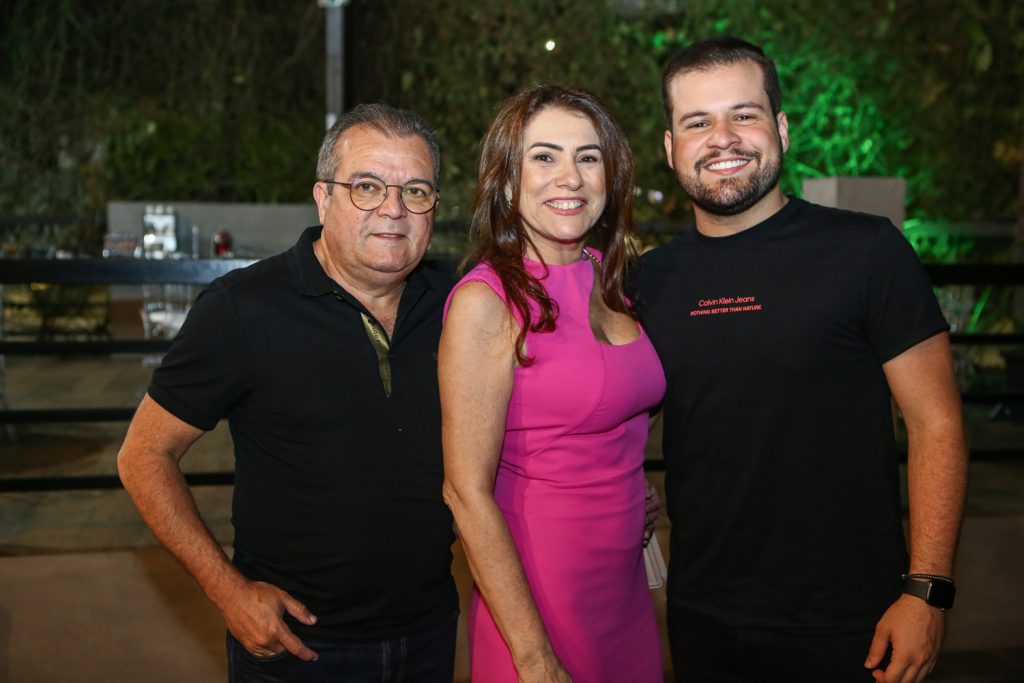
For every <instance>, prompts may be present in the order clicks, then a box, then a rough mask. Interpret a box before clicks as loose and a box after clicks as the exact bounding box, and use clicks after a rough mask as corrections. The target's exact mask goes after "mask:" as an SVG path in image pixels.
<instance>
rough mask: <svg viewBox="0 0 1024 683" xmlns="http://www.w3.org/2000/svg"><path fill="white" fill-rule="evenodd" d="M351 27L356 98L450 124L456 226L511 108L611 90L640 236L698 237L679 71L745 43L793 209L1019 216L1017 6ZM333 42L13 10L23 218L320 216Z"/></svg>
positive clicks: (410, 1) (220, 25) (228, 6)
mask: <svg viewBox="0 0 1024 683" xmlns="http://www.w3.org/2000/svg"><path fill="white" fill-rule="evenodd" d="M346 18H347V24H348V32H347V33H348V58H349V64H348V70H347V83H346V85H347V89H348V90H347V99H348V103H349V104H354V103H356V102H360V101H371V100H384V101H388V102H391V103H393V104H396V105H399V106H405V107H409V108H412V109H415V110H416V111H418V112H419V113H421V114H422V115H424V116H425V117H426V118H428V119H429V120H431V121H432V122H433V123H434V124H435V125H436V127H437V129H438V132H439V135H440V138H441V144H442V150H443V153H444V171H443V175H442V187H443V203H442V208H441V217H442V218H461V217H464V216H465V215H466V213H467V204H468V201H469V197H470V196H471V192H472V188H473V185H474V182H475V166H476V157H477V153H478V144H479V140H480V137H481V136H482V134H483V132H484V130H485V128H486V126H487V124H488V122H489V120H490V117H491V115H492V113H493V111H494V109H495V107H496V106H497V105H498V104H499V103H500V102H501V101H502V100H503V99H504V98H505V97H507V96H508V95H510V94H512V93H513V92H515V91H516V90H518V89H519V88H521V87H523V86H525V85H529V84H532V83H537V82H543V81H558V82H563V83H569V84H573V85H577V86H581V87H585V88H588V89H590V90H592V91H593V92H595V93H596V94H598V95H599V96H601V97H602V98H603V99H604V100H605V101H606V102H607V104H608V105H609V107H610V108H611V109H612V110H613V112H614V113H615V114H616V116H617V117H618V119H619V121H620V122H621V123H622V125H623V128H624V129H625V130H626V133H627V134H628V136H629V138H630V140H631V142H632V145H633V149H634V152H635V154H636V157H637V166H638V171H639V173H638V184H639V186H640V187H641V188H642V190H643V192H642V197H641V200H640V201H639V202H638V218H640V219H641V220H660V219H667V218H675V219H682V218H685V215H686V214H685V213H684V209H685V204H686V201H685V199H684V198H683V197H682V196H681V193H680V192H679V190H678V188H677V186H676V183H675V182H674V180H673V178H672V177H671V175H670V174H669V173H668V172H667V170H666V169H665V167H664V161H663V152H662V131H663V129H664V122H663V114H662V110H661V104H660V96H659V75H660V68H661V64H662V63H663V62H664V60H665V59H666V58H667V57H668V55H669V54H670V53H671V52H672V51H674V50H675V49H677V48H678V47H680V46H682V45H685V44H687V43H689V42H690V41H692V40H695V39H698V38H702V37H706V36H710V35H717V34H726V33H727V34H733V35H738V36H741V37H744V38H746V39H748V40H750V41H752V42H755V43H758V44H761V45H763V46H764V47H765V49H766V50H767V51H768V53H769V54H771V55H772V56H773V57H774V58H775V59H776V62H777V64H778V67H779V72H780V77H781V79H782V81H783V105H784V109H785V110H786V112H787V114H788V116H789V118H790V128H791V133H790V135H791V140H792V148H791V150H790V153H789V154H788V155H787V167H786V175H785V180H784V182H785V186H786V189H787V190H788V191H790V192H798V191H799V187H800V183H801V181H802V180H803V179H804V178H807V177H822V176H830V175H851V176H857V175H895V176H900V177H903V178H905V179H906V180H907V182H908V187H909V197H908V200H909V206H908V216H910V217H912V218H917V219H947V220H961V221H962V220H979V219H980V220H1012V219H1013V218H1014V217H1015V216H1016V215H1017V211H1018V210H1019V209H1018V202H1019V201H1020V196H1019V195H1020V193H1021V180H1020V178H1021V175H1022V174H1021V164H1022V161H1021V148H1022V146H1024V58H1022V55H1024V6H1022V5H1021V4H1020V3H1019V2H1016V1H1015V0H990V1H987V2H985V1H982V0H931V1H930V2H923V1H922V0H912V1H908V2H897V1H896V0H873V1H871V2H865V3H847V2H838V1H824V2H823V1H820V0H819V1H817V2H812V1H811V0H758V1H757V2H755V1H754V0H731V1H729V2H725V1H722V0H717V1H709V0H675V1H673V0H660V1H659V0H649V1H647V2H645V1H644V0H618V1H615V2H613V1H610V0H609V1H603V2H602V1H598V0H595V1H590V2H586V1H569V0H520V1H518V2H514V3H510V2H507V1H504V0H447V1H446V2H443V3H439V2H427V1H425V0H389V1H388V2H375V1H373V0H354V1H353V2H351V3H350V4H349V6H348V8H347V9H346ZM323 31H324V28H323V11H322V10H321V9H319V8H318V7H317V6H316V3H315V2H314V0H273V1H271V0H262V1H247V2H243V1H241V0H179V1H177V2H173V3H168V2H159V1H158V0H132V1H131V2H124V1H123V0H92V1H91V2H89V3H84V2H75V1H72V0H35V1H31V0H8V2H5V3H3V5H2V6H0V214H3V213H7V214H53V213H71V214H74V215H76V216H80V219H79V222H78V223H77V224H76V226H75V230H74V231H73V233H72V236H71V238H70V239H71V241H72V242H74V243H75V244H76V245H77V246H78V247H80V248H86V247H87V246H89V245H95V244H97V243H98V240H99V233H100V231H101V230H102V216H103V215H104V212H105V206H106V203H107V202H108V201H110V200H112V199H136V200H146V199H173V200H209V201H260V202H282V201H291V202H301V201H307V200H308V199H309V188H310V185H311V183H312V181H313V171H314V165H315V155H316V150H317V147H318V145H319V140H320V138H321V136H322V133H323V112H324V86H323V79H324V75H323V74H324V37H323ZM549 39H551V40H554V41H555V42H556V48H555V49H554V50H553V51H548V50H546V49H545V48H544V43H545V42H546V41H547V40H549ZM651 190H653V191H657V192H660V193H661V196H662V197H663V200H662V201H659V202H654V201H650V200H649V199H648V191H651ZM66 239H67V238H66Z"/></svg>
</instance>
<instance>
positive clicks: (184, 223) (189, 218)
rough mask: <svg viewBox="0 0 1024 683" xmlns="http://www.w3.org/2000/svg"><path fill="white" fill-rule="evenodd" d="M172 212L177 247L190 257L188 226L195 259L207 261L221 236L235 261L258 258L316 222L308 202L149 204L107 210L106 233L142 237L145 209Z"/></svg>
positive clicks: (279, 248)
mask: <svg viewBox="0 0 1024 683" xmlns="http://www.w3.org/2000/svg"><path fill="white" fill-rule="evenodd" d="M154 204H162V205H164V206H173V207H174V210H175V213H176V214H177V217H178V244H179V248H181V249H182V250H183V251H186V252H188V251H190V247H189V245H190V244H191V241H192V236H191V235H192V226H193V225H195V226H197V227H198V228H199V258H210V243H211V240H212V238H213V235H214V233H216V232H218V231H221V230H227V231H228V232H229V233H231V236H232V238H233V239H234V252H235V255H236V256H238V257H240V258H262V257H265V256H272V255H273V254H277V253H279V252H282V251H284V250H285V249H287V248H288V247H290V246H292V245H293V244H295V240H297V239H298V237H299V234H300V233H301V232H302V229H303V228H306V227H308V226H310V225H317V224H318V223H319V222H320V221H319V219H318V217H317V213H316V205H315V204H314V203H313V198H312V197H310V200H309V202H308V203H306V204H228V203H218V202H184V201H173V200H152V201H143V202H110V203H109V204H107V232H108V233H118V234H126V235H139V236H140V239H141V234H142V215H143V212H144V211H145V209H146V207H147V206H150V205H154Z"/></svg>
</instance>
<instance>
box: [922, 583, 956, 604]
mask: <svg viewBox="0 0 1024 683" xmlns="http://www.w3.org/2000/svg"><path fill="white" fill-rule="evenodd" d="M955 596H956V586H955V585H954V584H953V583H951V582H949V581H938V580H935V579H932V581H931V587H930V588H929V590H928V604H929V605H931V606H932V607H938V608H940V609H949V608H950V607H952V606H953V598H954V597H955Z"/></svg>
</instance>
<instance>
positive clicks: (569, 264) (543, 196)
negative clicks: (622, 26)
mask: <svg viewBox="0 0 1024 683" xmlns="http://www.w3.org/2000/svg"><path fill="white" fill-rule="evenodd" d="M632 198H633V160H632V155H631V153H630V150H629V145H628V143H627V141H626V139H625V136H624V135H623V134H622V131H621V130H620V129H619V127H618V126H617V125H616V124H615V122H614V121H613V120H612V119H611V117H610V116H609V114H608V113H607V111H606V110H605V109H604V107H603V106H602V105H601V104H600V103H599V102H598V101H597V100H596V99H595V98H594V97H593V96H592V95H590V94H589V93H586V92H582V91H576V90H570V89H567V88H562V87H559V86H539V87H535V88H531V89H528V90H525V91H523V92H521V93H519V94H518V95H516V96H514V97H512V98H511V99H510V100H509V101H508V102H506V103H505V104H504V106H503V107H502V108H501V110H500V111H499V113H498V115H497V118H496V119H495V121H494V123H492V124H491V127H490V129H489V131H488V132H487V135H486V136H485V138H484V141H483V148H482V151H481V159H480V178H479V184H478V186H477V194H476V198H475V202H474V204H475V209H474V216H473V223H472V228H471V231H472V233H473V236H474V239H475V243H476V246H475V250H474V252H473V254H472V255H471V257H470V259H471V260H472V261H474V262H478V265H477V266H476V267H475V268H473V269H472V270H471V271H470V272H469V273H468V274H467V275H466V276H465V277H464V278H463V279H462V280H461V281H460V282H459V284H458V285H457V286H456V288H455V290H453V292H452V295H451V296H450V298H449V302H448V308H447V310H446V322H445V327H444V331H443V333H442V336H441V348H440V353H439V357H438V366H439V375H440V385H441V406H442V411H443V412H442V414H443V439H444V451H445V455H444V457H445V485H444V496H445V500H446V501H447V503H448V505H449V506H450V507H451V509H452V512H453V513H454V515H455V522H456V524H457V526H458V529H459V534H460V537H461V539H462V543H463V547H464V549H465V551H466V556H467V558H468V560H469V565H470V569H471V571H472V573H473V578H474V580H475V582H476V585H475V588H474V593H473V598H472V603H471V605H470V609H469V616H468V626H469V640H470V659H471V670H472V678H473V680H474V681H477V682H479V683H502V682H504V681H509V682H510V683H515V682H516V681H524V682H527V681H528V682H533V681H573V680H574V681H577V683H600V682H602V681H608V682H609V683H611V682H614V683H630V682H635V683H651V682H654V681H661V680H663V673H662V664H661V653H660V646H659V636H658V631H657V626H656V623H655V618H654V610H653V606H652V604H651V597H650V593H649V591H648V588H647V580H646V575H645V571H644V562H643V557H642V552H643V542H644V525H645V481H644V474H643V451H644V444H645V443H646V439H647V424H648V411H649V410H650V409H651V408H652V407H654V406H655V405H656V404H657V403H658V402H659V401H660V400H661V397H662V394H663V392H664V388H665V379H664V375H663V373H662V369H661V365H660V364H659V362H658V358H657V356H656V355H655V352H654V349H653V347H652V346H651V344H650V341H649V340H648V339H647V337H646V336H645V335H644V333H643V330H642V329H641V328H640V327H639V325H638V324H637V322H636V320H635V318H634V317H633V316H631V315H630V313H629V308H628V303H627V301H626V299H625V297H624V296H623V279H624V272H625V268H626V262H627V259H628V257H629V256H630V254H629V239H628V238H629V237H630V236H631V234H632V232H633V224H632V216H631V213H632ZM588 240H589V241H590V242H591V243H594V244H597V245H599V249H595V248H593V247H589V246H587V247H585V246H584V244H585V243H586V242H587V241H588Z"/></svg>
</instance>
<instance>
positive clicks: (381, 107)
mask: <svg viewBox="0 0 1024 683" xmlns="http://www.w3.org/2000/svg"><path fill="white" fill-rule="evenodd" d="M356 126H369V127H370V128H373V129H374V130H375V131H377V132H378V133H380V134H381V135H383V136H385V137H389V138H403V137H406V136H409V135H418V136H419V137H421V138H423V141H424V142H425V143H427V147H429V148H430V154H431V156H432V157H433V158H434V184H435V185H437V184H438V182H439V180H440V177H441V147H440V146H439V145H438V144H437V134H436V133H435V132H434V131H433V129H432V128H431V127H430V126H429V125H428V124H427V122H426V121H424V120H423V119H422V118H420V117H419V116H417V115H416V114H414V113H412V112H411V111H408V110H406V109H399V108H397V107H392V106H390V105H387V104H382V103H374V104H360V105H357V106H355V107H353V108H352V109H351V110H350V111H347V112H345V113H344V114H342V115H341V116H339V117H338V120H337V121H335V122H334V125H333V126H331V127H330V128H329V129H328V131H327V134H326V135H324V141H323V143H321V145H320V154H319V155H318V156H317V160H316V177H317V178H318V179H319V180H333V179H334V174H335V173H337V172H338V166H340V165H341V158H340V157H339V156H338V153H337V151H336V150H335V147H337V145H338V139H339V138H340V137H341V135H342V133H344V132H345V131H347V130H348V129H350V128H355V127H356ZM329 187H330V186H328V188H329Z"/></svg>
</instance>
